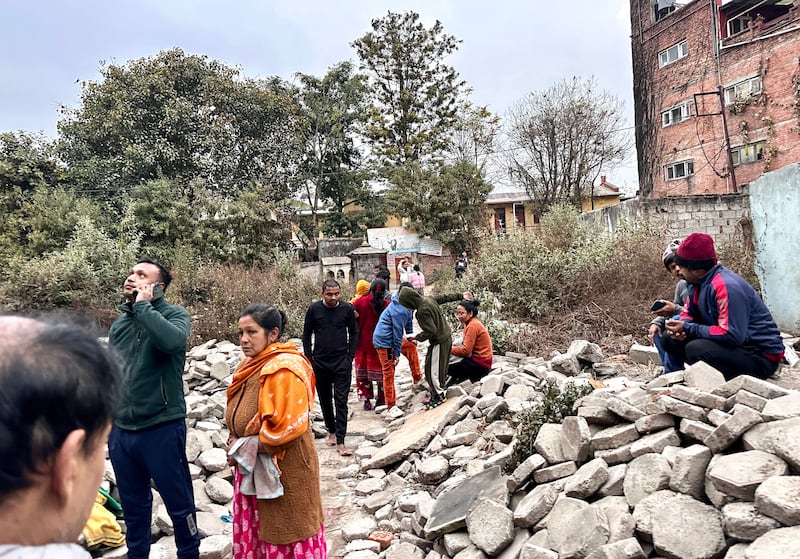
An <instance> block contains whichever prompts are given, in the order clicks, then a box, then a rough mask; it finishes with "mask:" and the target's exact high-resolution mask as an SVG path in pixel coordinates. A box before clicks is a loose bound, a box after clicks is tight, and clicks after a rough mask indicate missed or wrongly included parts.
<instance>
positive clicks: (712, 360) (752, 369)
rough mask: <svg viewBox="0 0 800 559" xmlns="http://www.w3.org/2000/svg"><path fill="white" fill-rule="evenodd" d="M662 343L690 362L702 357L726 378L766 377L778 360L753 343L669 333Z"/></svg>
mask: <svg viewBox="0 0 800 559" xmlns="http://www.w3.org/2000/svg"><path fill="white" fill-rule="evenodd" d="M661 343H662V344H663V346H664V350H665V351H666V352H667V353H669V354H670V355H673V356H675V357H676V358H678V359H681V360H682V361H683V362H684V363H686V364H687V365H691V364H693V363H697V362H698V361H703V362H705V363H708V364H709V365H711V366H712V367H714V368H715V369H716V370H718V371H719V372H720V373H722V374H723V375H724V376H725V379H726V380H730V379H732V378H733V377H737V376H739V375H750V376H753V377H758V378H767V377H770V376H772V375H773V374H774V373H775V371H776V370H777V368H778V362H777V361H771V360H770V359H767V358H766V357H764V356H763V355H761V354H760V353H757V349H756V348H754V347H747V346H738V347H733V346H727V345H724V344H721V343H719V342H715V341H713V340H707V339H704V338H698V339H694V340H689V341H688V342H686V341H679V340H675V339H673V338H671V337H669V336H664V338H663V339H662V340H661Z"/></svg>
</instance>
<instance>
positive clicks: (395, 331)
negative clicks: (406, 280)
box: [372, 294, 414, 357]
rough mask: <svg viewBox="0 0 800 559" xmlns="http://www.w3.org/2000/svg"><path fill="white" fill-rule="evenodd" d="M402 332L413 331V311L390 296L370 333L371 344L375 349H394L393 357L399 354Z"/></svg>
mask: <svg viewBox="0 0 800 559" xmlns="http://www.w3.org/2000/svg"><path fill="white" fill-rule="evenodd" d="M403 332H406V333H408V334H412V333H413V332H414V312H413V311H411V310H410V309H407V308H405V307H404V306H403V305H401V304H400V302H399V301H398V300H397V294H395V295H393V296H392V302H391V303H390V304H389V306H388V307H386V308H385V309H384V310H383V312H382V313H381V316H380V318H379V319H378V324H377V325H376V326H375V333H374V334H372V345H373V346H375V349H389V348H392V349H394V355H395V357H397V356H399V355H400V347H401V346H402V344H403Z"/></svg>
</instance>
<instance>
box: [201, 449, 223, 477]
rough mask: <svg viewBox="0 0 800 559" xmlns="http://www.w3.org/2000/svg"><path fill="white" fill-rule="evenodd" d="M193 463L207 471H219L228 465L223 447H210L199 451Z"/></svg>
mask: <svg viewBox="0 0 800 559" xmlns="http://www.w3.org/2000/svg"><path fill="white" fill-rule="evenodd" d="M195 463H196V464H197V465H198V466H202V467H203V468H205V469H206V470H208V471H209V472H221V471H222V470H224V469H225V468H228V467H229V466H228V453H227V452H225V449H224V448H210V449H208V450H204V451H203V452H201V453H200V456H198V457H197V460H196V461H195Z"/></svg>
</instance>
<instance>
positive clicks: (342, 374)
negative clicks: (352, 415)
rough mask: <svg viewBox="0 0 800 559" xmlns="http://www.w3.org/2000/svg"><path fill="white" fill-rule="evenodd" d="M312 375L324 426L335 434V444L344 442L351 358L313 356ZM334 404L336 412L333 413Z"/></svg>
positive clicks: (351, 365) (351, 374) (351, 367)
mask: <svg viewBox="0 0 800 559" xmlns="http://www.w3.org/2000/svg"><path fill="white" fill-rule="evenodd" d="M313 365H314V375H315V376H316V377H317V394H318V395H319V407H321V408H322V417H323V418H325V427H326V428H327V429H328V432H329V433H333V434H336V444H344V436H345V435H346V434H347V396H348V395H349V394H350V383H351V381H352V378H353V360H352V359H350V357H349V356H348V355H346V354H345V355H343V356H341V357H339V358H338V359H337V358H331V357H328V358H326V359H322V358H318V357H316V356H315V357H314V362H313ZM334 406H335V408H336V412H335V413H334Z"/></svg>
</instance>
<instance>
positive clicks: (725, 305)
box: [681, 264, 784, 362]
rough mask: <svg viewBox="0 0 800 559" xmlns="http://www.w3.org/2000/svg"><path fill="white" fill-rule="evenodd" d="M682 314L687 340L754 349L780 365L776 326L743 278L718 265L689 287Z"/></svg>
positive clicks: (781, 342) (780, 346) (778, 335)
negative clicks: (701, 340) (697, 282)
mask: <svg viewBox="0 0 800 559" xmlns="http://www.w3.org/2000/svg"><path fill="white" fill-rule="evenodd" d="M687 302H688V304H687V305H686V306H685V307H684V309H683V311H682V312H681V320H683V321H684V330H685V331H686V334H687V336H688V337H689V338H705V339H708V340H714V341H716V342H719V343H721V344H725V345H729V346H732V347H740V346H750V347H755V348H757V349H758V351H759V352H760V353H761V354H762V355H763V356H765V357H768V358H769V359H771V360H773V361H778V362H780V360H781V358H782V357H783V351H784V349H783V341H782V340H781V334H780V331H779V330H778V326H777V325H776V324H775V320H774V319H773V318H772V314H770V312H769V309H767V306H766V305H765V304H764V302H763V301H762V300H761V297H759V296H758V293H756V292H755V290H754V289H753V288H752V287H751V286H750V284H749V283H747V282H746V281H745V280H744V278H742V277H741V276H739V275H738V274H736V273H734V272H732V271H731V270H729V269H727V268H725V267H724V266H722V265H720V264H717V265H716V266H714V267H713V268H711V270H709V271H708V273H707V274H706V275H704V276H703V277H702V278H701V279H700V283H699V284H698V285H689V297H688V298H687Z"/></svg>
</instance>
